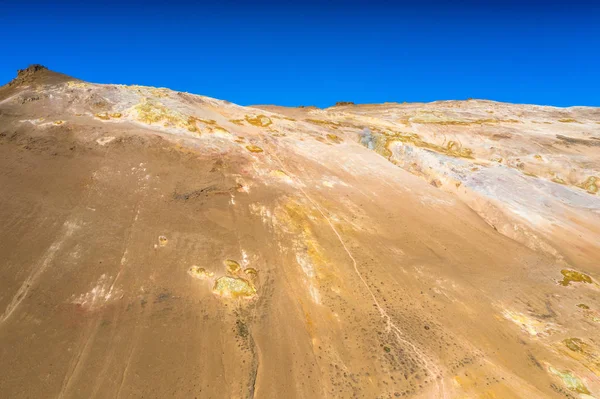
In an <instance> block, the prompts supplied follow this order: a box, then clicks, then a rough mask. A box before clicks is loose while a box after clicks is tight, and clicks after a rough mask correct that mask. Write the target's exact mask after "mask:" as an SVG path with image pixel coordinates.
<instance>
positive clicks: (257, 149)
mask: <svg viewBox="0 0 600 399" xmlns="http://www.w3.org/2000/svg"><path fill="white" fill-rule="evenodd" d="M246 149H247V150H248V151H250V152H255V153H259V152H263V149H262V148H260V147H258V146H255V145H247V146H246Z"/></svg>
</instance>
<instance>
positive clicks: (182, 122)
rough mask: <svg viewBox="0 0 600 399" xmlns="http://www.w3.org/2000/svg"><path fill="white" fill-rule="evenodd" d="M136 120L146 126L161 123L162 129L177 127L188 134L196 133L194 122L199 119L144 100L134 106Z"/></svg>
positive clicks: (158, 103) (146, 99) (155, 102)
mask: <svg viewBox="0 0 600 399" xmlns="http://www.w3.org/2000/svg"><path fill="white" fill-rule="evenodd" d="M134 109H135V111H136V112H137V119H138V120H139V121H140V122H143V123H146V124H148V125H151V124H157V123H162V124H163V126H164V127H171V126H174V127H178V128H182V129H187V130H188V131H190V132H197V131H198V127H197V126H196V122H198V121H200V119H199V118H196V117H194V116H187V115H183V114H182V113H180V112H178V111H174V110H171V109H169V108H167V107H165V106H164V105H163V104H162V103H160V102H158V101H155V100H151V99H148V98H144V99H143V100H142V102H141V103H139V104H137V105H136V106H134Z"/></svg>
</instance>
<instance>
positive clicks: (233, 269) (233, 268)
mask: <svg viewBox="0 0 600 399" xmlns="http://www.w3.org/2000/svg"><path fill="white" fill-rule="evenodd" d="M223 264H224V265H225V267H226V268H227V273H229V274H238V273H239V272H240V270H242V268H241V266H240V264H239V263H238V262H236V261H234V260H231V259H227V260H225V261H224V262H223Z"/></svg>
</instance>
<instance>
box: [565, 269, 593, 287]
mask: <svg viewBox="0 0 600 399" xmlns="http://www.w3.org/2000/svg"><path fill="white" fill-rule="evenodd" d="M560 273H561V274H562V275H563V279H562V281H560V282H559V284H560V285H562V286H564V287H567V286H569V285H570V283H571V282H574V283H586V284H591V283H592V278H591V277H590V276H588V275H587V274H583V273H580V272H578V271H576V270H569V269H563V270H561V271H560Z"/></svg>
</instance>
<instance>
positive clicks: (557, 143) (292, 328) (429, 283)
mask: <svg viewBox="0 0 600 399" xmlns="http://www.w3.org/2000/svg"><path fill="white" fill-rule="evenodd" d="M33 69H35V70H30V72H27V73H26V75H27V78H26V79H22V80H21V81H19V80H18V79H17V80H16V81H15V83H13V84H11V85H10V86H6V87H4V88H3V89H1V90H2V91H0V120H1V123H0V153H1V155H0V184H1V187H2V188H3V189H2V194H1V195H0V221H1V223H2V226H3V227H4V228H3V229H2V231H1V233H0V234H1V236H0V259H1V260H2V262H1V263H0V342H2V345H1V346H0V366H1V367H2V370H3V373H2V375H1V376H0V392H3V396H4V395H6V396H7V397H48V396H50V397H167V396H171V397H203V398H204V397H206V398H208V397H222V398H238V397H239V398H247V397H257V398H272V397H290V398H296V397H297V398H315V397H365V398H373V397H378V398H393V397H435V398H437V397H446V398H452V397H461V398H462V397H502V398H509V397H532V398H533V397H539V398H546V397H569V398H573V397H585V396H584V395H588V396H587V397H590V396H595V397H598V396H600V379H599V378H600V377H599V376H600V370H599V366H598V362H599V360H598V359H599V357H600V342H598V341H597V336H598V327H599V326H600V313H598V312H599V311H600V299H599V296H598V289H599V286H598V283H597V282H598V279H599V278H600V273H599V270H598V264H597V254H598V252H597V250H598V247H597V246H598V242H599V240H598V223H597V222H598V211H599V209H600V207H599V205H598V199H597V198H598V197H597V196H596V195H594V194H593V193H588V192H586V190H584V189H581V188H578V187H577V184H579V182H580V181H581V177H583V176H585V175H593V174H594V173H596V172H595V171H596V170H597V167H598V163H597V156H598V155H597V152H595V151H593V149H594V148H596V147H594V146H593V145H591V146H589V145H588V144H589V143H588V141H589V142H593V140H595V139H594V137H597V136H598V134H597V133H595V132H597V130H594V128H595V127H594V126H593V123H596V121H598V119H597V115H598V111H597V110H595V109H574V110H558V109H546V108H544V109H540V110H538V108H536V107H529V106H516V105H508V104H497V103H488V102H479V101H477V102H463V103H433V104H425V105H423V104H420V105H419V104H416V105H400V104H383V105H374V106H356V107H353V106H344V107H334V108H330V109H327V110H314V109H285V108H273V107H263V109H260V108H253V107H240V106H237V105H234V104H231V103H227V102H224V101H219V100H215V99H212V98H207V97H202V96H197V95H191V94H188V93H180V92H174V91H171V90H168V89H157V88H151V87H140V86H119V85H99V84H91V83H86V82H81V81H77V80H73V79H69V78H64V79H63V78H61V79H59V80H57V81H47V80H46V78H45V77H46V76H47V75H48V74H50V71H47V70H45V69H39V68H37V67H36V68H33ZM53 76H54V75H53ZM63 76H64V75H63ZM411 107H412V108H411ZM449 108H452V109H453V110H455V111H456V112H459V111H460V112H462V113H467V112H469V113H474V114H476V116H475V117H476V118H479V116H478V115H479V113H480V112H486V113H487V111H481V110H480V108H485V109H486V110H487V109H488V108H489V109H492V110H493V112H497V113H501V116H498V118H501V119H503V120H508V119H513V118H514V119H515V120H519V122H502V125H501V127H498V126H496V125H495V124H494V125H493V128H494V129H505V128H506V126H505V124H511V125H510V126H518V127H521V124H527V122H524V120H525V119H526V117H525V113H526V112H528V111H527V110H529V109H534V110H536V112H537V111H539V113H536V116H534V117H532V120H533V119H535V118H540V120H544V121H547V120H550V119H551V118H552V117H553V116H551V115H554V113H559V112H567V113H569V115H571V116H570V117H571V118H573V119H576V120H578V121H580V119H581V122H583V123H581V125H582V126H581V130H577V129H575V128H574V127H571V128H570V129H571V130H568V131H563V130H561V133H560V134H561V135H562V136H564V137H568V138H569V139H559V138H556V139H555V138H554V137H552V136H551V134H553V133H551V132H552V130H551V129H550V125H548V126H544V125H545V124H544V123H542V124H541V127H540V130H536V131H531V132H529V131H528V130H527V129H521V130H518V129H517V128H515V130H511V134H512V135H511V138H510V139H509V138H502V139H498V140H497V141H494V140H495V139H494V138H493V134H501V133H500V132H498V133H490V132H491V130H489V129H491V127H488V124H492V122H480V123H478V124H477V126H472V125H470V124H466V125H465V124H462V122H464V120H463V119H459V118H458V117H455V116H453V118H455V119H451V120H452V121H456V120H459V121H460V122H461V123H451V124H443V123H438V122H439V121H440V119H442V120H443V121H445V122H448V118H450V116H448V113H449V112H450V111H448V109H449ZM421 109H427V110H429V111H428V112H429V113H431V114H432V115H434V116H435V117H436V118H438V119H435V121H434V122H430V121H429V120H428V121H429V122H426V121H425V122H424V121H415V120H414V119H412V120H411V118H414V116H407V118H408V122H407V123H404V125H403V126H404V127H402V129H400V128H399V126H400V125H399V123H400V122H399V120H400V119H402V120H404V119H406V118H403V117H402V115H409V114H413V113H415V114H419V112H421V111H418V110H421ZM501 110H502V111H501ZM422 112H423V113H424V112H425V111H422ZM519 112H523V113H524V114H523V115H518V113H519ZM544 112H546V114H544ZM438 114H439V115H438ZM427 115H429V114H427ZM584 115H585V120H583V119H584ZM460 116H461V118H463V117H465V116H464V115H462V114H461V115H460ZM426 118H432V117H431V116H427V117H426ZM444 118H445V119H444ZM517 118H519V119H517ZM594 118H596V119H594ZM465 123H467V122H465ZM468 123H470V122H468ZM558 123H561V125H559V126H561V127H562V126H563V125H562V123H563V122H556V123H553V125H554V124H558ZM564 123H568V125H566V126H571V125H570V123H571V122H564ZM527 126H529V125H527ZM598 126H600V125H598ZM542 127H543V129H542ZM459 129H462V130H459ZM417 132H418V133H417ZM442 132H445V133H444V134H446V135H447V136H451V138H452V140H450V138H448V139H446V141H445V142H444V141H441V142H440V141H435V140H434V138H435V137H437V136H436V135H441V134H442ZM411 134H412V135H411ZM416 134H418V135H419V136H418V137H415V135H416ZM490 134H491V136H490ZM556 134H558V133H556ZM457 135H461V136H460V139H459V140H457V139H456V137H455V136H457ZM517 135H519V137H520V139H519V140H520V144H519V143H517V140H514V136H517ZM538 137H545V138H547V140H549V141H551V142H552V144H551V146H550V147H548V148H552V154H550V153H548V154H546V153H545V152H544V153H541V154H540V155H541V156H542V157H543V159H544V160H545V162H547V164H548V166H547V167H548V170H553V171H554V170H555V169H552V168H553V167H556V168H558V169H556V172H559V171H563V170H565V171H566V170H571V169H577V168H583V171H580V170H579V169H577V173H575V172H573V174H564V175H563V174H561V175H560V176H561V178H562V179H563V180H564V181H565V182H566V183H568V184H565V185H562V184H558V183H554V182H552V181H550V179H549V178H546V176H545V175H543V173H541V172H537V174H538V175H539V176H540V177H532V176H527V175H525V176H523V175H524V174H523V173H522V172H519V171H520V170H525V171H528V170H529V169H527V168H528V167H529V165H530V164H531V165H536V164H535V161H534V159H537V158H533V159H529V158H527V161H523V163H524V164H525V166H524V167H520V166H518V165H516V164H515V165H514V167H513V166H512V165H513V163H514V162H516V158H517V157H518V158H520V159H525V158H526V157H525V156H524V155H522V154H524V153H525V152H527V151H529V147H526V148H525V149H522V150H521V149H520V148H521V147H520V146H521V145H525V144H527V145H534V144H530V143H529V141H531V142H534V141H535V142H537V143H539V144H541V145H544V143H545V142H543V141H542V142H540V141H538V140H541V139H538ZM388 138H389V140H388ZM448 140H450V141H452V142H459V143H460V144H449V141H448ZM489 140H492V141H494V143H497V144H496V145H495V147H496V148H497V150H496V149H495V150H494V151H498V154H500V155H502V156H503V157H504V158H505V159H511V161H504V162H502V163H500V164H498V162H496V163H493V162H491V161H490V162H484V159H485V158H486V157H489V156H491V152H490V153H486V152H485V151H484V150H483V148H486V146H487V145H488V144H487V143H489ZM569 140H571V141H569ZM573 140H575V141H573ZM577 140H587V141H586V142H585V143H583V144H582V142H581V141H577ZM444 143H446V144H444ZM471 143H473V144H471ZM474 143H479V147H477V146H476V145H475V144H474ZM561 143H562V144H561ZM564 143H567V144H568V145H569V147H568V148H567V147H561V146H562V145H564ZM467 148H469V149H470V150H471V151H470V152H468V151H466V149H467ZM480 148H481V149H480ZM373 150H376V151H373ZM519 151H522V152H519ZM494 154H496V153H495V152H494ZM536 154H537V153H536ZM382 155H383V156H382ZM550 155H552V156H550ZM511 157H514V160H513V158H511ZM556 159H560V160H563V161H564V163H562V164H561V163H560V162H558V161H555V160H556ZM390 161H392V162H390ZM459 161H461V162H465V163H464V164H463V163H460V162H459ZM475 163H476V164H477V166H476V167H477V168H478V170H472V169H473V168H474V167H475V166H473V164H475ZM413 164H416V165H413ZM562 165H567V166H562ZM531 167H533V166H531ZM405 169H408V170H405ZM409 171H413V172H415V173H416V174H418V175H419V176H415V175H414V174H412V173H410V172H409ZM494 173H495V174H494ZM548 173H550V172H548ZM562 173H564V172H562ZM578 173H579V174H578ZM493 176H495V177H496V178H495V179H492V178H491V177H493ZM423 177H425V179H423ZM431 181H433V182H434V184H430V183H431ZM522 182H527V184H525V183H522ZM457 183H461V184H460V185H458V186H459V187H456V186H457ZM521 183H522V184H521ZM503 184H504V185H503ZM594 184H595V183H594ZM452 187H454V189H452ZM461 187H462V188H461ZM507 187H508V188H507ZM542 187H547V189H543V188H542ZM526 189H527V190H533V192H535V193H536V196H537V197H536V198H538V200H539V202H541V203H543V204H544V205H543V206H539V204H538V201H535V200H533V198H531V197H530V194H528V193H529V191H528V192H525V190H526ZM588 189H589V190H588V191H591V192H593V191H594V190H593V188H591V189H590V188H589V185H588ZM506 193H508V194H506ZM565 193H568V194H565ZM519 195H521V197H519ZM515 198H516V199H515ZM519 198H525V199H522V200H519ZM511 201H513V202H515V203H517V204H519V205H520V206H521V208H518V209H521V212H522V213H521V214H519V212H515V211H514V209H513V208H511V207H509V206H507V205H506V204H510V203H512V202H511ZM515 209H516V208H515ZM548 209H549V210H548ZM523 211H527V212H531V214H535V215H540V216H539V217H541V218H545V217H546V215H547V213H543V212H553V217H554V218H555V220H550V221H549V220H548V219H545V220H544V221H545V222H548V223H550V224H551V225H552V226H553V228H552V229H548V228H547V225H546V224H536V223H527V220H525V219H527V217H526V216H527V215H529V214H528V213H525V214H523ZM494 212H495V213H494ZM515 215H516V216H515ZM519 216H520V218H519ZM495 218H496V219H495ZM507 226H517V227H513V229H514V230H515V231H517V230H518V234H511V233H510V228H508V227H507ZM494 227H495V228H494ZM519 229H520V230H519ZM567 233H570V234H572V236H568V235H567ZM576 236H577V237H576ZM574 242H577V246H576V247H571V245H573V243H574Z"/></svg>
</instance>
